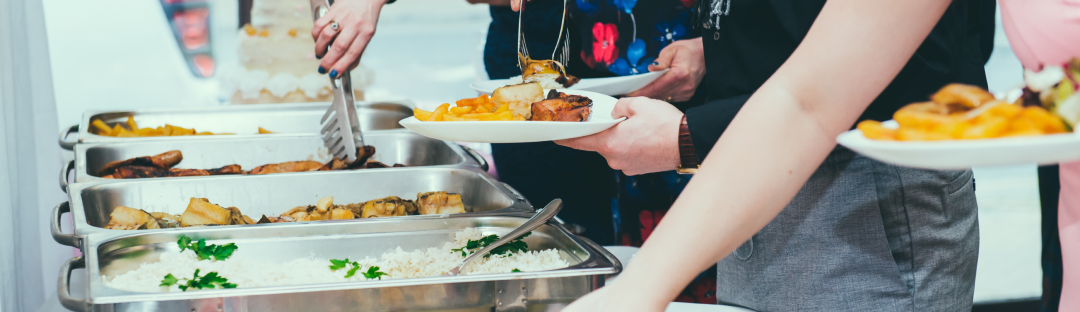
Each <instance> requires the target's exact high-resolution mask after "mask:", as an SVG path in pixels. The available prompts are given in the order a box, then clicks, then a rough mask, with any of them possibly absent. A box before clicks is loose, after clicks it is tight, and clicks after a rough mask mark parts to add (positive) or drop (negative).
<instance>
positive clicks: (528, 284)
mask: <svg viewBox="0 0 1080 312" xmlns="http://www.w3.org/2000/svg"><path fill="white" fill-rule="evenodd" d="M530 215H531V214H527V213H518V214H516V215H509V214H508V215H502V216H468V215H450V216H449V217H448V218H443V219H423V220H413V221H409V222H399V221H398V220H393V219H391V218H384V219H375V220H372V221H371V222H366V223H363V224H360V223H351V222H328V223H321V224H314V223H309V224H291V225H288V226H273V225H255V226H250V227H247V228H201V229H198V230H194V229H181V230H173V231H166V232H155V233H147V232H143V233H133V234H132V235H126V236H121V237H111V238H104V237H101V236H90V237H88V239H87V241H86V244H87V248H86V249H85V250H86V251H85V253H84V255H83V258H74V259H71V260H68V261H67V262H66V263H65V264H64V265H63V267H62V268H61V271H60V278H59V285H58V291H59V297H60V301H61V303H62V304H63V306H64V307H66V308H68V309H72V310H75V311H151V310H152V311H185V312H187V311H485V312H487V311H492V310H494V311H550V310H557V309H559V308H561V307H563V306H565V305H566V304H568V303H569V302H571V301H573V300H574V299H576V298H579V297H581V296H583V295H585V294H586V293H588V292H589V291H592V290H595V289H597V288H599V287H601V286H603V284H604V282H605V279H606V277H607V276H608V275H609V274H616V273H618V272H619V271H620V270H621V269H622V265H621V264H620V263H619V262H618V260H617V259H616V258H615V257H614V256H612V255H611V254H610V253H608V252H607V251H606V250H604V249H603V248H601V247H599V246H597V245H596V244H595V243H592V242H590V241H588V240H587V239H585V238H580V237H576V236H574V235H572V234H570V233H569V232H568V231H567V230H566V229H565V228H564V227H563V226H562V225H560V224H558V223H557V222H550V223H548V224H547V225H544V226H541V227H540V228H538V229H537V230H535V231H533V235H531V236H530V237H528V238H526V239H525V241H526V242H527V243H528V244H529V247H530V249H533V250H538V249H547V248H556V249H558V250H559V252H560V254H561V255H562V257H563V259H565V260H567V262H569V263H570V265H571V266H570V267H568V268H565V269H558V270H551V271H542V272H521V273H506V274H478V275H462V276H438V277H427V278H414V279H396V280H373V281H363V282H342V283H323V284H308V285H295V286H277V287H262V288H236V289H215V290H200V291H192V292H181V293H140V292H131V291H124V290H120V289H116V288H111V287H108V286H106V285H105V283H104V282H103V280H102V279H101V277H102V276H104V277H105V278H109V279H111V278H113V277H115V276H117V275H119V274H123V273H126V272H129V271H131V270H135V269H137V268H138V267H139V265H140V264H141V263H144V262H154V261H157V259H158V258H159V256H160V254H162V253H163V252H165V251H169V250H176V249H177V246H176V240H177V239H178V238H179V236H180V235H181V234H183V235H188V236H189V237H195V238H205V239H207V241H208V242H209V243H217V244H224V243H229V242H233V243H236V244H237V246H239V248H240V249H239V250H238V251H237V255H240V254H242V253H243V254H247V255H249V256H250V255H257V256H256V257H257V258H258V259H261V260H263V261H271V262H285V261H289V260H292V259H296V258H301V257H307V256H309V255H312V254H314V255H315V256H317V257H321V258H327V259H330V258H345V257H351V258H357V257H364V256H370V257H373V258H378V257H379V256H380V255H381V254H382V253H383V252H385V251H388V250H391V249H393V248H396V247H398V246H400V247H401V248H402V249H404V250H415V249H420V248H427V247H436V246H441V245H442V244H443V243H444V242H447V241H450V240H452V239H453V233H454V232H456V231H458V230H461V229H464V228H467V227H473V228H479V229H480V230H482V231H484V232H485V234H488V233H497V234H505V233H507V232H509V231H510V230H512V229H513V228H515V227H517V226H518V225H520V224H521V223H522V222H524V221H525V220H526V219H527V217H529V216H530ZM78 268H85V269H86V270H85V274H86V275H87V279H86V283H87V285H86V295H85V297H84V299H76V298H74V297H73V296H72V294H71V293H70V291H69V288H68V285H69V280H70V277H71V275H72V274H73V272H72V270H74V269H78ZM226 278H227V277H226ZM240 286H241V287H243V285H240Z"/></svg>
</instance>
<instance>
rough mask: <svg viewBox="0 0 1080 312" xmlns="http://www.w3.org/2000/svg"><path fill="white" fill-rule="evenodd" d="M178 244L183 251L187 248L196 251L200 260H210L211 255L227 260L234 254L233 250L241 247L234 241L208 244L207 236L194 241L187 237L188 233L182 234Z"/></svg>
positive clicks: (216, 258)
mask: <svg viewBox="0 0 1080 312" xmlns="http://www.w3.org/2000/svg"><path fill="white" fill-rule="evenodd" d="M176 244H177V245H180V251H181V252H183V251H184V250H187V249H191V250H193V251H195V255H196V256H199V260H210V258H211V257H213V258H214V260H218V261H220V260H225V259H228V258H229V256H232V254H233V252H234V251H236V249H237V248H239V247H236V244H234V243H228V244H225V245H214V244H210V245H207V244H206V239H205V238H200V239H199V241H198V242H196V243H192V242H191V238H190V237H187V235H180V239H179V240H177V241H176Z"/></svg>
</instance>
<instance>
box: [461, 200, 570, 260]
mask: <svg viewBox="0 0 1080 312" xmlns="http://www.w3.org/2000/svg"><path fill="white" fill-rule="evenodd" d="M562 206H563V205H562V199H558V198H556V199H555V200H552V201H551V202H550V203H548V204H547V206H544V209H543V210H540V212H537V213H536V214H534V215H533V216H532V218H529V220H526V221H525V223H522V224H521V225H520V226H518V227H517V228H516V229H514V230H513V231H510V233H507V234H506V235H503V236H502V237H499V239H498V240H496V241H495V242H494V243H491V244H489V245H487V246H485V247H484V248H480V250H478V251H476V252H474V253H473V254H471V255H469V257H467V258H465V261H463V262H461V264H459V265H458V266H456V267H454V268H453V269H450V271H449V272H446V274H444V275H443V276H452V275H459V274H458V273H460V272H461V269H462V268H464V267H465V266H466V265H469V263H470V262H472V261H473V260H474V259H476V257H480V256H483V255H486V254H487V253H488V252H491V250H493V249H495V248H496V247H499V246H502V245H504V244H506V243H509V242H510V241H512V240H514V239H516V238H518V237H521V235H525V233H528V232H530V231H532V230H535V229H536V228H538V227H540V226H541V225H544V223H547V222H548V220H551V218H554V217H555V214H557V213H559V210H562Z"/></svg>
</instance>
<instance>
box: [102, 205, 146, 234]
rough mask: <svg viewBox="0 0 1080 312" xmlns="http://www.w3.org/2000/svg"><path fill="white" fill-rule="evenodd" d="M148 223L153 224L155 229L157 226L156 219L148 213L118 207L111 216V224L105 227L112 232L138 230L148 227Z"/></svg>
mask: <svg viewBox="0 0 1080 312" xmlns="http://www.w3.org/2000/svg"><path fill="white" fill-rule="evenodd" d="M148 223H153V226H155V228H156V226H157V222H156V220H155V219H154V217H153V216H151V215H150V214H149V213H146V211H142V210H140V209H135V208H129V207H124V206H116V208H113V211H112V213H110V214H109V224H107V225H105V228H106V229H110V230H137V229H139V228H142V227H144V226H147V225H148Z"/></svg>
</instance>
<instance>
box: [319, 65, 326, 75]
mask: <svg viewBox="0 0 1080 312" xmlns="http://www.w3.org/2000/svg"><path fill="white" fill-rule="evenodd" d="M319 73H320V74H325V73H326V68H322V66H319Z"/></svg>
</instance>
